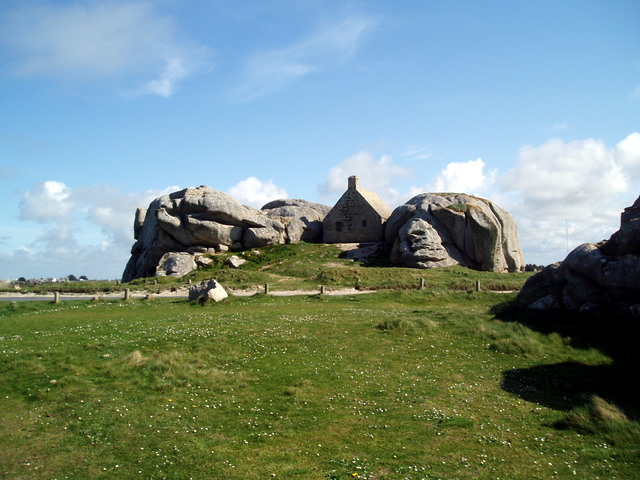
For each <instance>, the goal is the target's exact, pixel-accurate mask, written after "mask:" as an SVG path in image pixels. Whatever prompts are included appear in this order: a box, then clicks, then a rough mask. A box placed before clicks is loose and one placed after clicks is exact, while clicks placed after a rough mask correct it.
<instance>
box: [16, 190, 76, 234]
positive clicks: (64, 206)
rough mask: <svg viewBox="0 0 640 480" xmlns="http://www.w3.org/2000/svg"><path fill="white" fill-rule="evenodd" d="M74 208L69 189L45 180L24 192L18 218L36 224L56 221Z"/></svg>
mask: <svg viewBox="0 0 640 480" xmlns="http://www.w3.org/2000/svg"><path fill="white" fill-rule="evenodd" d="M73 207H74V203H73V201H72V200H71V189H70V188H69V187H67V186H66V185H65V184H64V183H62V182H57V181H55V180H47V181H46V182H42V183H38V184H37V185H35V186H34V187H33V188H31V189H30V190H28V191H26V192H25V193H24V195H23V196H22V199H21V201H20V218H21V219H24V220H35V221H37V222H43V223H44V222H51V221H58V220H60V219H63V218H65V217H67V216H68V214H69V213H70V212H71V210H72V209H73Z"/></svg>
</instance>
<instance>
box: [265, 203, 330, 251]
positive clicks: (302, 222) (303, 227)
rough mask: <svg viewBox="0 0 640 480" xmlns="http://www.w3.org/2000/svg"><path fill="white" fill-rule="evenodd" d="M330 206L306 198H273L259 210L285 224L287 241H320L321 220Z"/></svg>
mask: <svg viewBox="0 0 640 480" xmlns="http://www.w3.org/2000/svg"><path fill="white" fill-rule="evenodd" d="M330 210H331V207H329V206H327V205H322V204H320V203H313V202H308V201H306V200H300V199H296V200H274V201H273V202H269V203H267V204H266V205H264V206H263V207H262V208H261V211H262V212H263V213H264V214H266V215H268V216H269V217H271V218H274V219H277V220H279V221H280V222H282V223H283V224H284V225H285V229H286V236H287V242H288V243H297V242H309V243H320V242H322V220H324V217H326V216H327V213H329V211H330Z"/></svg>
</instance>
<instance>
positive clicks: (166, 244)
mask: <svg viewBox="0 0 640 480" xmlns="http://www.w3.org/2000/svg"><path fill="white" fill-rule="evenodd" d="M134 233H135V238H136V240H137V241H136V243H135V244H134V245H133V247H132V249H131V258H130V259H129V262H128V263H127V266H126V267H125V270H124V273H123V275H122V281H124V282H128V281H130V280H133V279H135V278H140V277H150V276H153V275H155V274H156V268H157V266H158V263H159V262H160V259H161V258H162V256H163V255H164V254H165V253H167V252H186V251H188V250H189V249H190V248H212V249H214V250H215V251H223V250H228V249H231V250H243V249H248V248H254V247H264V246H266V245H272V244H279V243H285V241H286V232H285V225H284V224H283V223H282V222H281V221H279V220H277V219H275V218H273V217H270V216H268V215H265V214H264V213H262V212H260V211H258V210H255V209H253V208H249V207H246V206H244V205H241V204H240V203H238V202H237V201H236V200H234V199H233V198H232V197H230V196H229V195H227V194H226V193H223V192H219V191H217V190H214V189H212V188H210V187H207V186H200V187H198V188H186V189H184V190H181V191H179V192H174V193H171V194H169V195H164V196H162V197H159V198H157V199H155V200H154V201H153V202H151V204H150V205H149V208H148V209H146V211H144V210H142V209H138V210H137V212H136V216H135V222H134Z"/></svg>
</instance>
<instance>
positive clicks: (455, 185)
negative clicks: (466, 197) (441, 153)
mask: <svg viewBox="0 0 640 480" xmlns="http://www.w3.org/2000/svg"><path fill="white" fill-rule="evenodd" d="M484 167H485V163H484V161H483V160H482V159H481V158H477V159H476V160H469V161H468V162H451V163H449V164H448V165H447V166H446V167H445V168H444V170H442V171H441V172H440V173H439V174H438V175H437V176H436V178H435V179H433V180H432V181H431V182H430V183H429V184H428V185H427V189H426V191H427V192H452V193H468V194H471V195H473V194H478V193H479V192H481V191H483V190H485V189H486V188H487V187H488V185H487V183H488V182H489V181H490V180H491V174H490V175H485V173H484Z"/></svg>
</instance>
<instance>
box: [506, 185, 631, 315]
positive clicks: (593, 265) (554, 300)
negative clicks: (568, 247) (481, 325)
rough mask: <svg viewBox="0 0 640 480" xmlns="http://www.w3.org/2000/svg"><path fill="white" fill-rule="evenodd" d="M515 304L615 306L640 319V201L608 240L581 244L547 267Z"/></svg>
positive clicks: (579, 307) (585, 307)
mask: <svg viewBox="0 0 640 480" xmlns="http://www.w3.org/2000/svg"><path fill="white" fill-rule="evenodd" d="M516 302H517V303H518V304H519V305H520V306H525V307H529V308H532V309H539V310H543V309H549V308H564V309H567V310H583V311H584V310H589V309H593V308H598V307H602V306H611V305H614V306H618V307H621V308H623V309H624V308H630V309H631V310H632V311H633V312H634V313H635V314H640V197H638V199H637V200H636V201H635V202H634V204H633V205H632V206H631V207H628V208H626V209H625V210H624V212H623V213H622V215H621V219H620V229H619V230H618V231H617V232H615V233H614V234H613V235H612V236H611V238H609V240H606V241H603V242H600V243H586V244H583V245H580V246H579V247H577V248H575V249H574V250H573V251H572V252H570V253H569V255H567V258H565V259H564V260H563V261H562V262H560V263H555V264H553V265H549V266H547V267H546V268H544V269H543V270H542V271H541V272H539V273H537V274H535V275H534V276H532V277H531V278H529V280H527V282H526V283H525V284H524V286H523V288H522V290H521V291H520V293H519V294H518V297H517V299H516Z"/></svg>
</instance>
